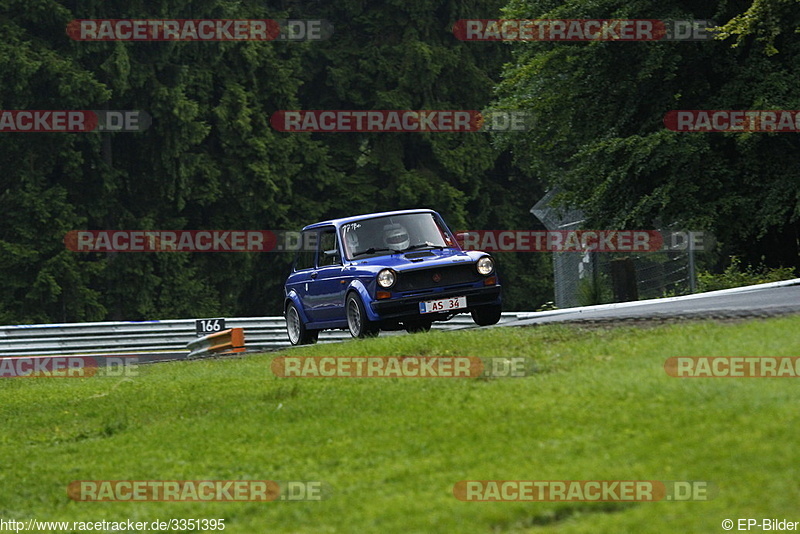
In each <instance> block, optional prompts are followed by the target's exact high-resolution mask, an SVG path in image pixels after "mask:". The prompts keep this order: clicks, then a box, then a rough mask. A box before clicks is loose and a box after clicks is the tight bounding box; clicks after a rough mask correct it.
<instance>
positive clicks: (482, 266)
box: [477, 256, 494, 276]
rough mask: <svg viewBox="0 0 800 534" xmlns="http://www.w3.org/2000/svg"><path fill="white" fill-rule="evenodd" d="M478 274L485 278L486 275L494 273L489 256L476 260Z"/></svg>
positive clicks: (492, 261) (492, 262)
mask: <svg viewBox="0 0 800 534" xmlns="http://www.w3.org/2000/svg"><path fill="white" fill-rule="evenodd" d="M477 268H478V273H480V274H482V275H483V276H486V275H487V274H492V271H494V260H493V259H492V258H490V257H489V256H484V257H482V258H481V259H479V260H478V265H477Z"/></svg>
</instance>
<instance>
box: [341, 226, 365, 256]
mask: <svg viewBox="0 0 800 534" xmlns="http://www.w3.org/2000/svg"><path fill="white" fill-rule="evenodd" d="M344 239H345V241H346V242H347V250H349V251H350V254H351V255H352V254H357V253H359V252H361V251H360V250H359V248H358V236H357V235H356V233H355V232H353V231H350V232H346V233H345V234H344Z"/></svg>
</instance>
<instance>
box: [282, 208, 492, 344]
mask: <svg viewBox="0 0 800 534" xmlns="http://www.w3.org/2000/svg"><path fill="white" fill-rule="evenodd" d="M300 243H301V244H302V246H301V247H300V250H299V251H298V253H297V256H296V258H295V261H294V265H293V267H292V273H291V274H290V275H289V277H288V279H287V280H286V284H285V287H284V291H285V295H286V298H285V300H284V316H285V317H286V327H287V331H288V334H289V340H290V341H291V343H292V344H293V345H304V344H309V343H314V342H316V341H317V336H318V335H319V332H320V331H322V330H327V329H347V330H349V331H350V334H351V335H352V336H353V337H358V338H362V337H366V336H374V335H377V334H378V332H379V331H380V330H401V329H405V330H407V331H408V332H425V331H428V330H430V328H431V323H433V321H447V320H448V319H451V318H452V317H453V316H455V315H456V314H459V313H467V312H469V313H471V314H472V319H473V320H474V321H475V323H477V324H478V325H481V326H485V325H491V324H495V323H497V322H498V321H499V320H500V312H501V304H502V297H501V290H500V280H499V279H498V277H497V272H496V271H495V262H494V260H493V259H492V257H491V256H490V255H489V254H486V253H485V252H480V251H464V250H462V249H461V248H460V247H459V245H458V243H457V242H456V239H455V237H454V236H453V234H452V233H451V232H450V230H449V229H448V228H447V225H446V224H445V222H444V220H443V219H442V217H441V216H440V215H439V214H438V213H436V212H435V211H433V210H428V209H417V210H404V211H391V212H385V213H373V214H370V215H359V216H357V217H348V218H345V219H336V220H331V221H325V222H319V223H316V224H312V225H309V226H306V227H305V228H303V230H302V235H301V238H300Z"/></svg>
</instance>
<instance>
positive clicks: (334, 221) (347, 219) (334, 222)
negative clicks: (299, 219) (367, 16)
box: [303, 208, 438, 230]
mask: <svg viewBox="0 0 800 534" xmlns="http://www.w3.org/2000/svg"><path fill="white" fill-rule="evenodd" d="M410 213H433V214H435V215H438V214H437V213H436V212H435V211H433V210H431V209H427V208H421V209H415V210H398V211H383V212H380V213H365V214H364V215H354V216H352V217H344V218H342V219H330V220H328V221H322V222H318V223H314V224H309V225H308V226H306V227H304V228H303V230H311V229H314V228H319V227H322V226H335V227H337V228H339V227H340V226H342V225H343V224H347V223H351V222H356V221H361V220H363V219H372V218H373V217H389V216H394V215H408V214H410Z"/></svg>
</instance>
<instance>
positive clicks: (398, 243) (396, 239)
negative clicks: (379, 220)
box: [383, 224, 411, 251]
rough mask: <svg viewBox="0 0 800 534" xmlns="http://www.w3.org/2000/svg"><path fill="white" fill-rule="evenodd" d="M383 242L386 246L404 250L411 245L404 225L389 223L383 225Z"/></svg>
mask: <svg viewBox="0 0 800 534" xmlns="http://www.w3.org/2000/svg"><path fill="white" fill-rule="evenodd" d="M383 244H384V245H386V248H389V249H392V250H398V251H402V250H405V249H407V248H408V247H409V245H411V240H410V238H409V236H408V232H407V231H406V229H405V228H404V227H403V225H401V224H387V225H386V226H384V227H383Z"/></svg>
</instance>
